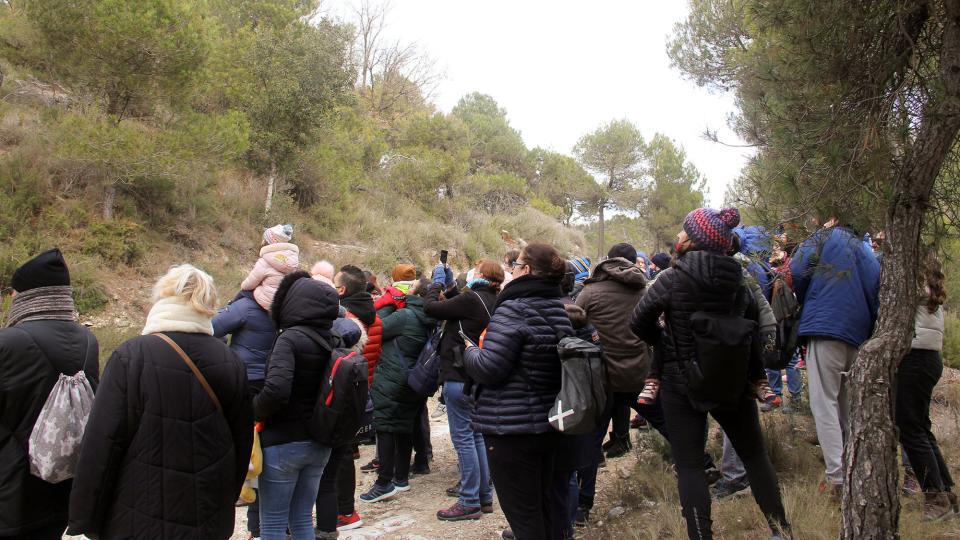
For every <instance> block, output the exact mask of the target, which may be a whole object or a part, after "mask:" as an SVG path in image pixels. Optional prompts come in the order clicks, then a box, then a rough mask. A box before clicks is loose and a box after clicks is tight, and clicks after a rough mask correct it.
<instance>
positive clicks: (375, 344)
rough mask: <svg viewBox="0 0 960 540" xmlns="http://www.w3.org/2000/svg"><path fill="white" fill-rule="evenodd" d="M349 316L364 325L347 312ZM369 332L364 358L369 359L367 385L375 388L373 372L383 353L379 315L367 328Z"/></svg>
mask: <svg viewBox="0 0 960 540" xmlns="http://www.w3.org/2000/svg"><path fill="white" fill-rule="evenodd" d="M347 316H348V317H349V318H351V319H353V320H354V321H355V322H356V323H357V324H359V325H363V322H361V321H360V319H358V318H357V317H356V315H354V314H353V313H350V312H349V311H348V312H347ZM364 330H365V331H366V332H367V344H366V345H364V346H363V357H364V358H366V359H367V370H368V375H367V384H369V385H370V386H373V370H374V368H376V367H377V362H379V361H380V353H381V352H382V351H383V322H381V321H380V316H379V315H378V316H377V318H376V320H374V321H373V324H371V325H370V326H365V327H364Z"/></svg>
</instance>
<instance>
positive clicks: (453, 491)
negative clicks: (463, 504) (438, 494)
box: [447, 482, 460, 497]
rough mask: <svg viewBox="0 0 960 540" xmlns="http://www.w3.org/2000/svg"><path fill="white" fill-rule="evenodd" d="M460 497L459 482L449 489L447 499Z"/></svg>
mask: <svg viewBox="0 0 960 540" xmlns="http://www.w3.org/2000/svg"><path fill="white" fill-rule="evenodd" d="M459 496H460V482H457V485H455V486H453V487H448V488H447V497H459Z"/></svg>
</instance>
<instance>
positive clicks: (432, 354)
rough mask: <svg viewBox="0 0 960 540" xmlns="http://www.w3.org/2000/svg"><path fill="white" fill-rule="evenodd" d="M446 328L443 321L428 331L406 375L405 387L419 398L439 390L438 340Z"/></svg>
mask: <svg viewBox="0 0 960 540" xmlns="http://www.w3.org/2000/svg"><path fill="white" fill-rule="evenodd" d="M446 327H447V321H443V322H442V323H437V325H436V326H435V327H434V328H433V329H432V330H431V331H430V333H429V334H428V335H427V341H426V342H425V343H424V344H423V348H422V349H420V355H419V356H417V361H416V362H414V364H413V367H412V368H410V371H409V373H407V386H409V387H410V389H411V390H413V391H414V392H415V393H416V394H417V395H419V396H421V397H425V398H427V397H430V396H432V395H434V394H435V393H437V390H438V389H439V388H440V340H441V339H442V338H443V331H444V329H445V328H446ZM394 343H396V340H394Z"/></svg>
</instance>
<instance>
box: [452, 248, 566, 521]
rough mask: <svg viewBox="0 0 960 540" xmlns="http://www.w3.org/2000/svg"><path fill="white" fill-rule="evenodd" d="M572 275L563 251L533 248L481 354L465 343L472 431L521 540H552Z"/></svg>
mask: <svg viewBox="0 0 960 540" xmlns="http://www.w3.org/2000/svg"><path fill="white" fill-rule="evenodd" d="M565 271H566V264H565V262H564V260H563V259H562V258H561V257H560V254H559V253H557V250H556V249H554V248H553V247H552V246H549V245H546V244H528V245H527V246H526V247H525V248H524V249H523V251H522V252H521V253H520V256H519V258H517V260H516V261H515V262H514V263H513V278H514V279H513V280H512V281H511V282H510V283H509V284H507V285H506V286H505V287H504V288H503V291H502V292H501V293H500V295H499V296H498V297H497V305H496V309H495V311H494V312H493V317H492V318H491V319H490V326H489V327H488V328H487V333H486V336H485V337H484V342H483V348H482V349H479V348H477V347H476V346H474V345H472V344H467V348H466V350H465V352H464V367H465V368H466V373H467V375H468V376H469V377H470V378H471V379H473V380H474V381H475V382H476V383H477V384H478V385H479V386H480V390H479V396H478V397H477V402H476V410H475V412H474V415H473V428H474V430H476V431H479V432H480V433H482V434H483V437H484V441H485V442H486V445H487V460H488V462H489V464H490V473H491V475H492V477H493V484H494V487H495V488H496V490H497V496H498V498H499V500H500V505H501V507H502V508H503V512H504V514H505V515H506V517H507V521H508V522H509V523H510V527H511V529H512V530H513V533H514V535H515V536H516V538H518V539H519V540H540V539H546V538H550V537H551V530H552V516H551V510H550V501H549V491H550V487H551V483H552V480H553V469H554V462H555V459H556V452H557V445H558V443H559V437H561V435H560V434H559V433H557V432H556V431H554V429H553V428H552V427H551V426H550V423H549V422H548V420H547V418H548V415H549V410H550V407H551V406H552V405H553V402H554V399H555V398H556V396H557V393H558V392H559V391H560V382H561V370H560V358H559V356H558V354H557V342H558V339H557V334H558V333H559V334H562V335H570V334H573V333H574V332H573V328H572V326H571V324H570V318H569V317H568V316H567V312H566V310H564V307H563V303H562V302H561V300H560V298H561V295H562V293H561V291H560V280H561V279H562V278H563V275H564V273H565Z"/></svg>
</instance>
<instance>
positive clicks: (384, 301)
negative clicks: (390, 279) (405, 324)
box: [373, 286, 407, 309]
mask: <svg viewBox="0 0 960 540" xmlns="http://www.w3.org/2000/svg"><path fill="white" fill-rule="evenodd" d="M387 306H394V307H396V308H397V309H403V308H405V307H407V295H405V294H403V291H401V290H400V289H398V288H396V287H392V286H391V287H386V288H384V289H383V296H381V297H380V298H378V299H377V302H376V303H375V304H374V306H373V307H374V308H375V309H382V308H385V307H387Z"/></svg>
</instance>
